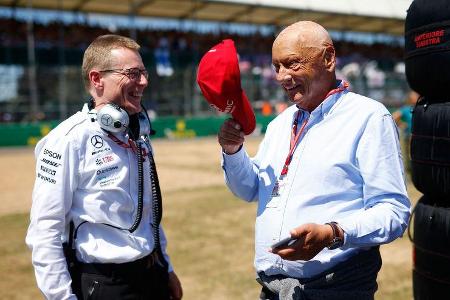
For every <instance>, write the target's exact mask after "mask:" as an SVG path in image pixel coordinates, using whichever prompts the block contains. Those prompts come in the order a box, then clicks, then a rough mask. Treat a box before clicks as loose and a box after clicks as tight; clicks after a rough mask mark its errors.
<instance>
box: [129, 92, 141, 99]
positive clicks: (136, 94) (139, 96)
mask: <svg viewBox="0 0 450 300" xmlns="http://www.w3.org/2000/svg"><path fill="white" fill-rule="evenodd" d="M128 96H130V97H132V98H142V92H131V93H128Z"/></svg>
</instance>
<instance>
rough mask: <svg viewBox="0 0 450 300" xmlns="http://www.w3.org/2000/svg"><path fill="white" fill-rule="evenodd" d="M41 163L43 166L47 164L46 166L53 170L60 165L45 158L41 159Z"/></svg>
mask: <svg viewBox="0 0 450 300" xmlns="http://www.w3.org/2000/svg"><path fill="white" fill-rule="evenodd" d="M41 161H42V162H43V163H44V164H47V165H49V166H52V167H55V168H57V167H59V166H60V165H61V164H60V163H57V162H54V161H52V160H50V159H46V158H42V159H41Z"/></svg>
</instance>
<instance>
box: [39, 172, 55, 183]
mask: <svg viewBox="0 0 450 300" xmlns="http://www.w3.org/2000/svg"><path fill="white" fill-rule="evenodd" d="M37 178H39V179H41V180H43V181H46V182H49V183H52V184H56V180H55V179H53V178H50V177H48V176H45V175H42V174H41V173H38V174H37Z"/></svg>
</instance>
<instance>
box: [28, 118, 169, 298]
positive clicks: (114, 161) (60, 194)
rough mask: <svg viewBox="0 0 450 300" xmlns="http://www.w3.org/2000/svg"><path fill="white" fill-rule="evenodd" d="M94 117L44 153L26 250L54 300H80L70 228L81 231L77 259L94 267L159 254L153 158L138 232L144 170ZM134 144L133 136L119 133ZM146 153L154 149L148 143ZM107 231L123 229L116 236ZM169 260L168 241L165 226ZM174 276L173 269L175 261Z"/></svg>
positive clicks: (74, 122)
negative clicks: (69, 253)
mask: <svg viewBox="0 0 450 300" xmlns="http://www.w3.org/2000/svg"><path fill="white" fill-rule="evenodd" d="M91 117H92V115H91V114H88V113H87V111H83V112H78V113H76V114H74V115H73V116H71V117H70V118H69V119H67V120H65V121H64V122H62V123H61V124H60V125H58V126H57V127H56V128H55V129H53V130H52V131H51V132H50V133H49V134H48V135H47V136H45V137H44V138H43V139H42V140H41V141H40V142H39V143H38V144H37V146H36V149H35V156H36V181H35V185H34V189H33V195H32V198H33V204H32V208H31V214H30V218H31V221H30V225H29V228H28V233H27V237H26V243H27V245H28V246H29V247H30V249H31V250H32V261H33V265H34V268H35V275H36V280H37V284H38V286H39V288H40V289H41V291H42V292H43V294H44V295H45V296H46V297H47V299H58V300H59V299H76V297H75V295H73V294H72V292H71V288H70V284H71V278H70V274H69V272H68V270H67V265H66V260H65V257H64V254H63V251H62V242H63V241H64V240H67V237H68V232H69V222H70V220H73V221H74V224H75V227H77V226H78V225H79V224H80V223H82V222H83V221H87V222H86V223H84V224H82V225H81V226H80V227H79V228H78V232H77V238H76V240H75V248H76V253H77V258H78V259H79V260H80V261H82V262H86V263H91V262H97V263H125V262H131V261H134V260H137V259H139V258H142V257H144V256H146V255H148V254H150V253H151V252H152V251H153V247H154V241H153V232H152V222H153V216H152V200H151V184H150V183H151V181H150V170H149V168H150V164H149V159H148V158H147V157H145V161H144V162H143V174H144V180H143V182H144V193H143V203H144V205H143V212H142V220H141V223H140V224H139V227H138V228H137V229H136V230H135V231H134V232H133V233H130V232H129V231H128V230H127V229H129V228H130V227H131V226H132V224H133V223H134V221H135V219H136V211H137V203H138V196H137V194H138V171H137V168H138V163H137V156H136V154H135V153H134V152H133V151H132V150H131V148H125V147H123V146H121V145H119V144H118V143H116V142H114V141H113V140H112V139H110V138H109V137H108V135H107V133H106V132H105V131H103V130H102V129H101V128H100V126H99V125H98V123H97V121H95V120H92V119H91ZM115 136H116V137H117V138H118V139H119V140H121V141H122V142H124V143H126V144H128V136H127V135H126V134H125V133H122V134H115ZM142 145H143V146H142V147H143V148H145V151H146V153H148V152H149V151H152V149H151V145H146V144H145V143H144V142H143V140H142ZM102 223H105V224H109V225H113V226H116V227H120V228H123V229H124V230H120V229H116V228H113V227H110V226H107V225H104V224H102ZM160 236H161V248H162V249H163V252H164V255H165V256H166V260H167V261H168V262H169V258H168V256H167V254H166V253H165V248H166V244H167V242H166V238H165V235H164V232H163V230H162V228H161V227H160ZM169 271H172V267H171V266H170V262H169Z"/></svg>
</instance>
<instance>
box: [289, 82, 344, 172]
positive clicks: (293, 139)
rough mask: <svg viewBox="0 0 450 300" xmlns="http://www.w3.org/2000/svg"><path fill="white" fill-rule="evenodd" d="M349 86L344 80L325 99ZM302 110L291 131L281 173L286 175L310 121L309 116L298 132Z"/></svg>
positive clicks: (298, 113)
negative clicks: (287, 151)
mask: <svg viewBox="0 0 450 300" xmlns="http://www.w3.org/2000/svg"><path fill="white" fill-rule="evenodd" d="M347 88H348V82H346V81H342V84H340V85H339V87H337V88H335V89H333V90H331V91H329V92H328V94H327V95H326V96H325V99H326V98H328V97H329V96H331V95H333V94H336V93H339V92H342V91H344V90H346V89H347ZM300 113H301V110H299V111H297V115H296V117H295V120H294V124H293V126H292V132H291V143H290V145H289V153H288V155H287V157H286V160H285V161H284V166H283V169H282V170H281V175H283V176H285V175H287V173H288V171H289V165H290V164H291V161H292V157H293V156H294V151H295V149H296V148H297V144H298V140H299V138H300V136H301V135H302V133H303V131H304V130H305V127H306V124H307V123H308V120H309V117H308V118H306V119H305V120H304V121H303V123H302V126H301V127H300V130H299V131H298V132H297V126H298V118H299V117H300Z"/></svg>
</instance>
